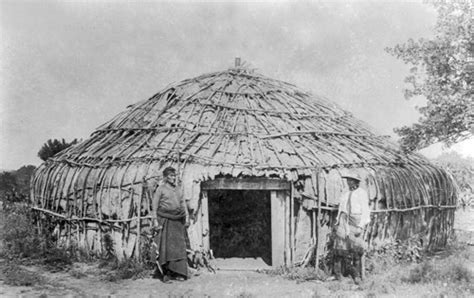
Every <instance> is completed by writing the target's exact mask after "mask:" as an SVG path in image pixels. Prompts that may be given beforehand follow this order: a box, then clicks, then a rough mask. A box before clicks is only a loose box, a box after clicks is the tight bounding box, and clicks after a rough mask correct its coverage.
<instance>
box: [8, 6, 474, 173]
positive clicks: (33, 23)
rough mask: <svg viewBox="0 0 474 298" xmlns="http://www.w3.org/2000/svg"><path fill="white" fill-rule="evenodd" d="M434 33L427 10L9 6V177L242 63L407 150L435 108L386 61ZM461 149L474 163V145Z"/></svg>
mask: <svg viewBox="0 0 474 298" xmlns="http://www.w3.org/2000/svg"><path fill="white" fill-rule="evenodd" d="M425 2H426V1H425ZM435 21H436V12H435V10H434V9H433V8H432V6H430V5H428V4H424V3H422V2H421V1H418V2H380V1H370V2H369V1H367V2H366V1H350V2H349V1H336V2H281V1H277V2H273V1H268V2H262V3H250V2H218V1H212V2H203V3H197V2H186V1H180V2H172V3H171V2H144V1H134V2H128V1H114V2H111V1H107V2H106V1H81V2H74V1H41V2H40V1H34V2H22V1H20V2H18V1H15V2H6V1H0V38H1V44H0V121H1V122H0V169H16V168H19V167H20V166H22V165H26V164H33V165H38V164H40V162H41V160H40V159H39V158H38V157H37V152H38V151H39V149H40V147H41V146H42V144H43V143H45V142H46V141H47V140H48V139H51V138H64V139H66V140H67V141H69V140H72V139H74V138H78V139H86V138H88V137H89V136H90V134H91V133H92V132H93V131H94V130H95V128H97V127H98V126H100V125H101V124H102V123H104V122H106V121H107V120H109V119H111V118H112V117H113V116H115V115H116V114H118V113H119V112H121V111H123V110H124V109H125V108H126V107H127V106H128V105H130V104H133V103H135V102H138V101H141V100H144V99H147V98H149V97H151V96H152V95H154V94H155V93H157V92H158V91H160V90H161V89H162V88H164V87H165V86H166V85H168V84H169V83H172V82H177V81H180V80H184V79H187V78H192V77H194V76H198V75H201V74H203V73H208V72H213V71H220V70H225V69H228V68H229V67H232V66H233V63H234V59H235V57H241V59H242V61H244V62H245V63H246V65H248V66H249V67H252V68H256V69H257V72H259V73H261V74H263V75H266V76H268V77H272V78H276V79H280V80H283V81H287V82H290V83H293V84H295V85H297V86H299V87H301V88H302V89H304V90H307V91H310V92H312V93H314V94H318V95H322V96H325V97H327V98H329V99H330V100H332V101H334V102H336V103H338V104H339V105H340V106H341V107H342V108H344V109H346V110H348V111H350V112H352V113H353V114H354V116H356V117H357V118H359V119H361V120H364V121H365V122H367V123H368V124H369V125H371V126H372V127H373V128H374V129H375V130H376V131H377V132H379V133H380V134H384V135H390V136H392V137H393V138H394V139H396V135H395V134H394V133H393V129H394V128H395V127H399V126H402V125H409V124H411V123H413V122H415V121H417V119H418V118H419V117H420V115H419V113H418V112H417V111H416V109H415V107H416V106H421V105H423V104H424V100H423V99H422V98H418V99H412V100H409V101H407V100H405V99H404V97H403V89H404V87H405V86H406V85H405V84H404V78H405V76H406V75H407V74H408V69H409V66H407V65H405V64H403V63H402V62H401V61H399V60H397V59H396V58H395V57H393V56H391V55H389V54H388V53H386V52H385V50H384V49H385V48H386V47H390V46H394V45H396V44H397V43H402V42H405V41H407V40H408V39H409V38H415V39H416V38H420V37H428V38H429V37H430V36H432V34H433V26H434V24H435ZM454 148H455V149H456V150H457V151H458V152H460V153H461V154H463V155H472V154H474V140H469V141H468V142H464V143H463V144H460V145H457V146H455V147H454ZM442 150H443V149H442V148H441V146H439V145H438V146H434V147H432V148H429V149H428V150H425V151H424V153H425V154H426V155H427V156H428V157H435V156H436V155H438V154H439V153H440V152H441V151H442Z"/></svg>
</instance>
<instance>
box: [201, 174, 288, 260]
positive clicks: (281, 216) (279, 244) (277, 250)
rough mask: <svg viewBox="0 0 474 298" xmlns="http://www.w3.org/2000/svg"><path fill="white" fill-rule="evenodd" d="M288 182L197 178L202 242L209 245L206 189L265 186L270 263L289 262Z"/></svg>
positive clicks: (257, 187)
mask: <svg viewBox="0 0 474 298" xmlns="http://www.w3.org/2000/svg"><path fill="white" fill-rule="evenodd" d="M292 187H293V186H292V183H290V182H289V181H287V180H283V179H276V178H261V177H254V178H215V179H213V180H208V181H204V182H201V195H202V197H201V200H202V201H201V208H202V209H201V214H202V225H201V228H202V246H203V248H204V249H205V250H209V249H210V239H209V199H208V191H209V190H266V191H270V205H271V207H270V208H271V237H272V266H274V267H275V266H282V265H285V266H289V265H292V264H293V255H294V254H293V251H294V245H293V243H294V235H293V234H294V232H293V233H292V230H293V227H294V223H293V221H294V217H293V216H292V215H293V214H294V210H293V209H294V202H293V197H292V194H293V191H292Z"/></svg>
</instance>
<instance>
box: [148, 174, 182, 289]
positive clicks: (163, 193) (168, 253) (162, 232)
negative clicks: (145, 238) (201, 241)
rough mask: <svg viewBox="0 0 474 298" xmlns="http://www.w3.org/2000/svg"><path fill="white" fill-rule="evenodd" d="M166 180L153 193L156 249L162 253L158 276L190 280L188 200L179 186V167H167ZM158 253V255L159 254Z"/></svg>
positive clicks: (156, 271) (156, 274) (164, 279)
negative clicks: (187, 230)
mask: <svg viewBox="0 0 474 298" xmlns="http://www.w3.org/2000/svg"><path fill="white" fill-rule="evenodd" d="M163 180H164V181H163V183H162V184H161V185H160V186H159V187H158V188H157V189H156V191H155V193H154V195H153V201H152V205H153V216H154V217H155V218H154V220H153V222H154V229H155V231H156V235H155V237H154V243H155V245H156V247H155V249H156V252H157V253H158V257H157V258H156V259H157V262H158V264H157V269H156V270H155V274H154V276H155V277H157V276H158V274H159V275H161V277H162V280H163V282H170V280H171V279H174V280H180V281H182V280H186V279H187V278H188V264H187V255H186V226H185V225H186V218H187V216H186V214H187V212H186V210H187V209H186V203H185V201H184V199H183V195H182V191H181V190H180V189H179V188H178V187H177V186H176V170H175V169H174V168H172V167H167V168H166V169H165V170H164V171H163ZM155 257H156V256H155Z"/></svg>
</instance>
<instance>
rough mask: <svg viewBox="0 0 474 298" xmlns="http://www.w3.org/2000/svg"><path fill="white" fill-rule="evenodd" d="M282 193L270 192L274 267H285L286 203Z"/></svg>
mask: <svg viewBox="0 0 474 298" xmlns="http://www.w3.org/2000/svg"><path fill="white" fill-rule="evenodd" d="M281 193H283V192H281V191H279V192H277V191H275V190H272V191H270V203H271V217H272V218H271V222H272V266H281V265H285V237H286V233H285V215H286V213H285V201H284V199H283V197H282V195H281Z"/></svg>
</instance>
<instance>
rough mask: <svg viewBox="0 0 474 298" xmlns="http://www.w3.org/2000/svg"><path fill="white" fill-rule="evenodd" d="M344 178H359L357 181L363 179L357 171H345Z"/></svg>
mask: <svg viewBox="0 0 474 298" xmlns="http://www.w3.org/2000/svg"><path fill="white" fill-rule="evenodd" d="M341 177H342V178H346V179H354V180H357V181H361V180H362V179H361V178H360V175H359V174H357V173H351V172H349V173H345V174H343V175H341Z"/></svg>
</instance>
